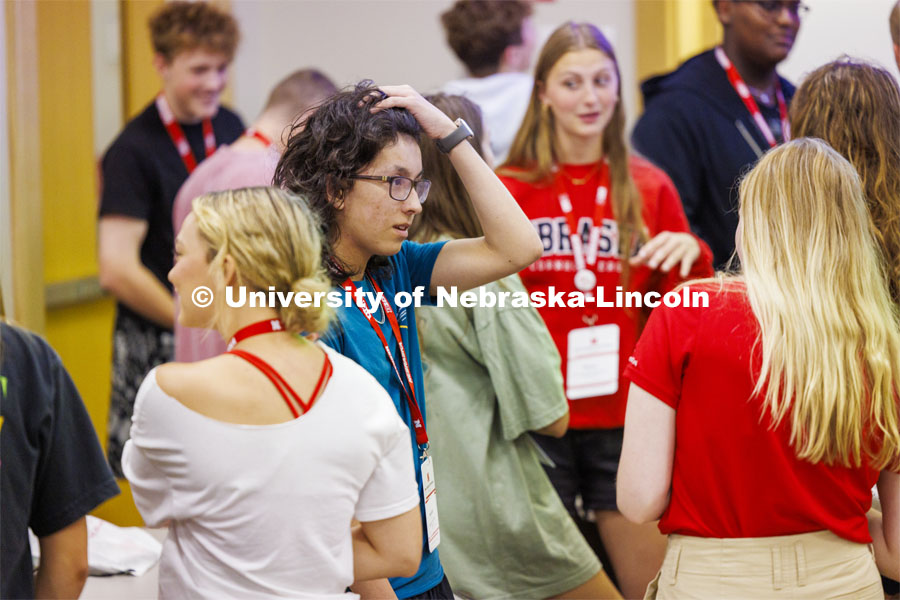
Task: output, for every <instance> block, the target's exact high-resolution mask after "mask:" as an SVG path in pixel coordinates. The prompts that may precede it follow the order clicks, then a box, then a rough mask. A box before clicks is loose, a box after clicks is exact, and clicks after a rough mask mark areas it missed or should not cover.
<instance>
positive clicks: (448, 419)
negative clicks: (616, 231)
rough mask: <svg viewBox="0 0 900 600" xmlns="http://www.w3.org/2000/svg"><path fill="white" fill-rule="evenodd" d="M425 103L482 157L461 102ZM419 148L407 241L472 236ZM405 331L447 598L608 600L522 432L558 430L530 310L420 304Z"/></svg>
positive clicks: (550, 360)
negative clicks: (462, 128)
mask: <svg viewBox="0 0 900 600" xmlns="http://www.w3.org/2000/svg"><path fill="white" fill-rule="evenodd" d="M426 100H428V101H429V102H431V103H432V104H434V105H435V106H437V107H438V108H439V109H441V110H442V111H443V112H444V113H445V114H446V115H447V116H448V117H450V118H451V119H458V118H462V119H465V121H466V123H469V124H470V125H471V126H472V131H473V132H474V134H475V135H474V136H473V138H472V145H473V146H474V147H475V149H476V150H479V151H480V153H481V154H482V156H484V155H485V153H486V152H485V149H484V148H483V147H484V141H485V140H484V138H483V136H482V132H483V127H482V122H481V114H480V111H479V109H478V107H477V106H476V105H475V104H474V103H473V102H472V101H471V100H468V99H466V98H463V97H461V96H448V95H444V94H437V95H434V96H427V97H426ZM419 148H420V150H421V151H422V166H423V168H424V170H425V172H426V173H428V176H429V177H430V178H431V189H430V191H429V200H430V202H428V203H427V204H425V205H424V206H423V207H422V214H420V215H418V216H417V217H416V220H415V221H414V222H413V226H412V228H411V229H410V237H411V238H412V239H413V240H414V241H417V242H423V243H427V242H435V241H440V240H451V239H465V238H477V237H479V236H480V235H481V227H480V225H479V224H478V216H477V215H476V214H475V209H474V208H473V206H472V203H471V201H470V200H469V194H468V193H467V192H466V188H465V186H464V185H463V183H462V181H461V180H460V179H459V176H458V175H457V174H456V172H455V171H454V169H453V165H452V164H450V160H449V159H448V158H447V157H446V155H444V154H443V153H441V152H440V150H438V149H437V148H435V147H434V144H432V143H430V141H423V142H420V144H419ZM487 152H489V150H487ZM481 289H483V290H485V291H486V292H488V294H492V295H494V296H495V297H496V295H497V294H499V293H500V292H521V293H525V287H524V286H523V285H522V282H521V280H520V279H519V276H518V275H510V276H508V277H505V278H504V279H501V280H500V281H496V282H494V283H491V284H488V285H486V286H482V288H481ZM416 325H417V326H418V328H419V331H420V332H421V344H422V358H423V361H424V365H425V390H426V392H427V394H428V400H429V413H428V416H429V420H428V424H429V430H430V431H431V433H432V437H431V439H432V440H433V441H432V442H431V445H432V447H433V448H434V456H435V468H436V469H437V471H438V472H439V473H440V474H441V475H440V476H441V481H448V482H452V483H453V485H449V486H446V487H442V493H441V495H440V496H439V497H438V504H439V506H440V515H441V520H442V522H443V524H444V528H443V530H442V532H443V537H442V545H441V561H442V563H443V565H444V569H446V571H447V576H448V577H449V579H450V583H451V584H452V585H453V589H454V590H455V591H456V593H458V594H461V595H463V596H465V597H468V598H479V599H480V600H491V599H500V598H510V597H512V598H525V597H528V598H550V597H555V596H563V597H566V598H618V597H620V596H619V594H618V592H617V591H616V589H615V587H614V586H613V585H612V583H611V582H610V581H609V578H608V577H607V576H606V574H605V573H603V571H602V570H601V568H600V564H599V563H598V562H597V558H596V556H595V555H594V552H593V550H592V549H591V547H590V546H589V545H588V544H587V542H586V541H585V540H584V537H582V535H581V532H580V531H579V530H578V527H577V526H576V525H575V523H574V522H573V521H572V518H571V517H570V516H569V513H568V512H567V511H566V509H565V507H564V506H563V504H562V502H561V501H560V500H559V496H558V495H557V494H556V490H554V489H553V485H552V484H551V483H550V480H549V479H548V478H547V474H546V473H545V472H544V469H543V467H542V466H541V462H540V456H539V454H538V451H537V450H536V448H535V447H534V442H533V441H532V439H531V437H530V436H528V435H527V434H528V432H530V431H536V432H538V433H541V434H544V435H550V436H554V437H561V436H562V435H563V434H564V433H565V431H566V427H567V425H568V423H569V406H568V403H567V402H566V397H565V394H564V392H563V385H562V374H561V372H560V363H559V353H558V352H557V351H556V347H555V346H554V345H553V339H552V338H551V337H550V334H549V333H548V332H547V327H546V325H544V322H543V321H542V320H541V317H540V315H539V314H538V312H537V310H535V309H534V308H531V307H526V308H515V307H511V306H509V305H507V306H505V307H481V306H479V307H474V308H464V307H461V306H459V307H447V306H445V307H442V308H434V307H422V308H421V309H419V310H418V311H416ZM512 349H515V351H514V352H513V351H511V350H512ZM487 498H490V501H489V502H486V501H485V499H487ZM536 565H540V568H537V569H536V568H535V566H536Z"/></svg>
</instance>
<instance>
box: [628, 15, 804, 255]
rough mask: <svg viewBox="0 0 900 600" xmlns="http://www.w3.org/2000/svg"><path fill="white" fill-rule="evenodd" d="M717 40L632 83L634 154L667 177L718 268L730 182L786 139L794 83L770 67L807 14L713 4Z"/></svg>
mask: <svg viewBox="0 0 900 600" xmlns="http://www.w3.org/2000/svg"><path fill="white" fill-rule="evenodd" d="M713 7H714V8H715V11H716V15H717V16H718V18H719V22H720V23H722V29H723V31H724V33H723V37H722V43H721V44H720V45H719V46H717V47H716V48H713V49H711V50H707V51H706V52H702V53H701V54H698V55H697V56H694V57H693V58H691V59H689V60H687V61H686V62H685V63H684V64H682V65H681V66H680V67H678V69H676V70H675V71H673V72H671V73H667V74H665V75H660V76H658V77H652V78H650V79H648V80H646V81H645V82H643V84H641V91H642V92H643V94H644V106H645V107H646V109H645V111H644V114H643V115H642V116H641V118H640V119H639V120H638V122H637V125H635V128H634V132H633V133H632V142H633V144H634V148H635V150H637V151H638V152H639V153H640V154H642V155H643V156H644V157H646V158H648V159H650V161H652V162H653V163H655V164H656V165H657V166H659V167H661V168H662V169H663V170H664V171H665V172H666V174H667V175H668V176H669V177H671V178H672V181H673V182H674V183H675V187H676V188H678V195H679V196H681V202H682V204H683V205H684V212H685V214H686V215H687V218H688V221H689V222H690V224H691V229H692V230H693V231H694V233H696V234H697V235H698V236H700V237H701V238H702V239H703V240H704V241H705V242H706V243H707V244H709V246H710V248H712V251H713V257H714V264H715V266H716V268H717V269H720V268H722V267H724V266H725V264H726V263H727V262H728V260H729V259H730V258H731V256H732V254H733V253H734V232H735V230H736V229H737V223H738V217H737V205H738V201H737V179H738V176H739V175H741V174H742V173H745V172H746V171H747V170H748V169H749V168H750V167H752V166H753V165H754V164H755V163H756V161H757V160H758V159H759V157H760V156H762V155H763V153H765V152H766V151H767V150H769V148H772V147H774V146H776V145H778V144H780V143H782V142H784V141H785V140H787V139H790V128H789V126H788V105H789V104H790V101H791V97H792V96H793V95H794V86H793V85H791V84H790V83H789V82H788V81H787V80H786V79H784V78H783V77H780V76H779V75H778V73H777V72H776V70H775V68H776V67H777V66H778V64H779V63H780V62H781V61H783V60H784V59H785V58H787V56H788V53H789V52H790V51H791V47H792V46H793V45H794V39H795V38H796V37H797V32H798V30H799V29H800V20H801V17H802V16H803V15H804V14H805V13H806V11H807V7H806V5H804V4H803V3H802V2H799V1H797V0H762V1H753V2H745V1H741V2H738V1H736V0H715V1H714V2H713Z"/></svg>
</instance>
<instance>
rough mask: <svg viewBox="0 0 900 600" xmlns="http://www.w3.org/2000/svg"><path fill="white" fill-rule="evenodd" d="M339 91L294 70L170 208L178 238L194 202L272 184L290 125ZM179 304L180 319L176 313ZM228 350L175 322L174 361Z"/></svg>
mask: <svg viewBox="0 0 900 600" xmlns="http://www.w3.org/2000/svg"><path fill="white" fill-rule="evenodd" d="M335 92H337V87H336V86H335V85H334V83H333V82H332V81H331V80H330V79H329V78H328V77H327V76H326V75H325V74H324V73H322V72H320V71H318V70H316V69H300V70H299V71H294V72H293V73H291V74H290V75H288V76H287V77H285V78H284V79H282V80H281V81H279V82H278V83H277V84H275V87H274V88H272V91H271V92H269V98H268V100H267V101H266V105H265V108H263V111H262V113H260V115H259V116H258V117H257V118H256V120H255V121H254V122H253V124H252V125H250V128H249V129H247V131H246V132H244V135H242V136H241V137H239V138H238V139H237V140H236V141H235V142H234V143H232V144H230V145H223V146H221V147H220V148H218V149H217V150H216V153H215V154H214V155H213V156H211V157H210V158H209V159H208V160H205V161H203V162H202V163H201V164H200V165H199V166H198V167H197V170H196V171H194V172H193V173H191V175H190V176H189V177H188V178H187V180H186V181H185V182H184V185H182V186H181V189H180V190H179V191H178V195H177V196H176V197H175V204H174V206H173V208H172V226H173V228H174V231H175V235H178V232H179V231H181V224H182V223H183V222H184V219H185V218H186V217H187V216H188V214H190V212H191V202H192V201H193V200H194V198H197V197H198V196H201V195H203V194H206V193H209V192H218V191H222V190H234V189H238V188H243V187H255V186H266V185H271V183H272V177H273V176H274V175H275V166H276V165H277V164H278V158H279V157H280V156H281V152H282V151H283V150H284V142H285V141H286V139H287V134H288V131H286V130H288V129H289V128H290V126H291V124H292V123H293V122H294V121H295V120H297V119H298V118H300V117H301V115H302V114H303V113H305V112H306V111H308V110H311V109H312V108H313V107H315V106H316V105H318V104H319V103H321V102H322V101H323V100H325V99H326V98H328V97H329V96H331V95H332V94H334V93H335ZM177 309H178V306H177V304H176V311H175V312H176V317H177V312H178V310H177ZM224 351H225V341H224V340H223V339H221V338H220V337H219V336H217V335H215V334H214V333H213V332H210V331H209V330H205V329H195V328H191V327H185V326H183V325H181V324H180V323H179V322H178V321H177V318H176V321H175V360H177V361H178V362H193V361H196V360H203V359H204V358H212V357H213V356H216V355H218V354H221V353H222V352H224Z"/></svg>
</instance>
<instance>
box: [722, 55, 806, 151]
mask: <svg viewBox="0 0 900 600" xmlns="http://www.w3.org/2000/svg"><path fill="white" fill-rule="evenodd" d="M715 54H716V60H718V61H719V64H720V65H722V68H723V69H725V74H726V75H727V76H728V81H729V82H731V87H733V88H734V91H736V92H737V94H738V96H740V97H741V100H743V101H744V106H746V107H747V110H748V111H750V116H752V117H753V120H754V121H755V122H756V126H757V127H758V128H759V130H760V131H761V132H762V134H763V136H764V137H765V138H766V141H767V142H769V147H770V148H774V147H775V146H777V145H778V141H777V140H776V139H775V136H774V135H773V134H772V130H771V129H770V128H769V124H768V123H766V119H765V118H764V117H763V116H762V113H761V112H760V111H759V106H757V105H756V100H754V99H753V96H751V95H750V88H749V87H747V84H746V83H744V80H743V79H742V78H741V74H740V73H738V71H737V69H736V68H735V67H734V65H733V64H732V63H731V61H730V60H728V57H727V56H725V51H724V50H722V46H717V47H716V51H715ZM775 97H776V98H778V115H779V117H781V136H782V137H783V138H784V141H788V140H789V139H790V138H791V124H790V123H789V122H788V112H787V103H786V102H785V101H784V94H783V93H782V92H781V82H780V81H779V80H778V79H777V78H776V79H775Z"/></svg>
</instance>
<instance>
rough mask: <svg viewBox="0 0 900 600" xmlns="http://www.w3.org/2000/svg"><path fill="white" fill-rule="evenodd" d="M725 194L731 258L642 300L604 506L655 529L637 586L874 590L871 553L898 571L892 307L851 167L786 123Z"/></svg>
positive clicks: (771, 591)
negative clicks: (788, 136)
mask: <svg viewBox="0 0 900 600" xmlns="http://www.w3.org/2000/svg"><path fill="white" fill-rule="evenodd" d="M740 199H741V207H740V224H739V226H738V230H737V239H736V244H737V248H738V253H739V255H740V258H741V265H742V272H741V275H740V276H739V277H729V278H724V279H720V280H719V281H712V282H707V283H705V284H700V285H702V287H703V289H704V290H705V291H707V293H708V294H709V296H710V301H709V307H708V308H705V309H697V308H690V307H677V308H669V307H665V306H663V307H660V308H659V309H657V310H655V311H654V312H653V314H652V315H651V317H650V320H649V322H648V324H647V327H646V328H645V330H644V333H643V335H642V336H641V339H640V341H639V342H638V345H637V348H636V349H635V352H634V355H633V356H632V357H631V358H630V359H629V363H630V365H629V367H628V369H627V371H626V377H628V378H629V379H630V380H631V381H632V385H631V389H630V391H629V396H628V413H627V416H626V419H625V442H624V446H623V449H622V460H621V463H620V466H619V477H618V492H619V493H618V498H619V507H620V508H621V510H622V512H623V513H624V514H625V515H626V516H628V518H629V519H632V520H634V521H636V522H640V523H648V522H651V521H654V520H656V519H661V520H660V522H659V527H660V530H661V531H662V532H663V533H666V534H668V535H669V542H668V548H667V551H666V559H665V562H664V563H663V566H662V569H661V571H660V573H659V575H657V577H656V579H655V580H654V582H653V583H652V584H651V586H650V588H649V589H648V590H647V595H646V596H645V597H646V598H709V597H716V598H748V597H766V598H810V599H814V598H815V599H818V598H838V597H844V598H861V599H862V598H866V599H870V600H882V598H883V597H884V595H883V592H882V584H881V580H880V578H879V576H878V572H879V569H880V570H881V572H882V573H884V574H885V575H888V576H890V577H892V578H894V579H896V578H897V575H898V571H900V429H898V421H900V400H898V395H897V391H898V390H900V320H898V314H897V309H896V305H895V304H894V303H893V302H892V300H891V297H890V293H889V290H888V285H887V280H886V278H885V276H884V273H885V265H884V263H883V260H882V256H881V252H880V250H879V247H878V242H877V240H876V236H875V231H874V228H873V227H872V224H871V220H870V218H869V215H868V211H867V209H866V198H865V195H864V192H863V188H862V185H861V184H860V180H859V176H858V175H857V173H856V171H855V170H854V169H853V166H852V165H851V164H850V163H849V162H848V161H847V160H846V159H844V158H843V157H841V156H840V155H839V154H838V153H837V152H835V151H834V150H833V149H832V148H831V147H830V146H828V145H827V144H826V143H825V142H823V141H821V140H817V139H814V138H799V139H796V140H794V141H792V142H789V143H787V144H785V145H784V146H782V147H780V148H777V149H775V150H772V151H770V152H769V153H767V154H766V156H764V157H763V159H762V160H761V161H760V162H759V163H758V164H757V166H756V167H755V168H754V169H753V171H751V172H750V174H749V175H748V176H747V177H746V178H745V179H744V180H743V181H742V182H741V188H740ZM691 286H692V287H691V289H692V291H696V290H697V287H696V286H695V283H692V284H691ZM876 481H877V482H878V491H879V495H880V497H881V506H882V509H883V518H882V515H878V514H872V515H871V518H867V511H869V508H870V507H871V504H872V493H871V488H872V486H873V485H874V484H875V483H876Z"/></svg>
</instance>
